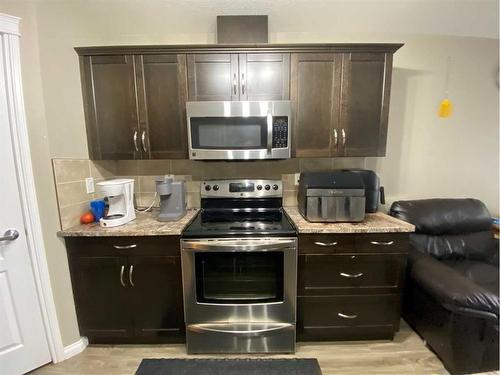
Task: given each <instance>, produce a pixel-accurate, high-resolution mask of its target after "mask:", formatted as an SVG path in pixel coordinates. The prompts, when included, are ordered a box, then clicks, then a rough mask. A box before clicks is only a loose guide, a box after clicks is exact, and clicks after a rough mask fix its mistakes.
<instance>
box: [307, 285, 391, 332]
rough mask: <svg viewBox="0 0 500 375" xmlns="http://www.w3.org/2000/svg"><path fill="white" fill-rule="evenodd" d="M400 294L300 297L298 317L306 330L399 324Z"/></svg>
mask: <svg viewBox="0 0 500 375" xmlns="http://www.w3.org/2000/svg"><path fill="white" fill-rule="evenodd" d="M399 312H400V299H399V295H396V294H392V295H391V294H386V295H371V296H365V295H362V296H335V297H332V296H329V297H299V298H298V308H297V315H298V317H297V320H298V324H299V326H300V327H301V328H304V329H310V328H312V329H314V328H321V329H333V328H346V327H363V326H368V327H369V326H393V327H397V322H398V320H399Z"/></svg>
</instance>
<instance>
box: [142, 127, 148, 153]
mask: <svg viewBox="0 0 500 375" xmlns="http://www.w3.org/2000/svg"><path fill="white" fill-rule="evenodd" d="M141 143H142V149H143V150H144V152H148V150H147V147H146V131H145V130H143V131H142V134H141Z"/></svg>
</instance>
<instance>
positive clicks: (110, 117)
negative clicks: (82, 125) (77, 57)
mask: <svg viewBox="0 0 500 375" xmlns="http://www.w3.org/2000/svg"><path fill="white" fill-rule="evenodd" d="M81 74H82V89H83V101H84V108H85V116H86V126H87V138H88V147H89V155H90V158H91V159H94V160H97V159H137V158H140V157H141V152H140V149H139V147H138V144H137V143H136V144H134V138H135V139H137V138H138V121H137V105H136V90H135V82H134V80H135V78H134V61H133V57H132V56H129V55H114V56H85V57H82V58H81ZM136 142H137V141H136Z"/></svg>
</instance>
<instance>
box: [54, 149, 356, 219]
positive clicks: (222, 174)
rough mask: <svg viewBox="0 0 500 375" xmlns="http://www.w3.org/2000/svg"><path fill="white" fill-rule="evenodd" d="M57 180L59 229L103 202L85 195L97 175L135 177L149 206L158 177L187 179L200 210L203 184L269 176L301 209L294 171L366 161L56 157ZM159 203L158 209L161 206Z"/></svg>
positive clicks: (139, 197)
mask: <svg viewBox="0 0 500 375" xmlns="http://www.w3.org/2000/svg"><path fill="white" fill-rule="evenodd" d="M52 164H53V169H54V180H55V184H56V191H57V200H58V205H59V217H60V221H61V228H62V229H67V228H70V227H72V226H75V225H77V224H78V223H79V219H80V216H81V215H82V214H83V213H85V212H86V211H88V209H89V202H90V201H91V200H93V199H97V198H99V196H98V195H97V192H96V193H92V194H87V192H86V187H85V178H87V177H93V178H94V183H97V182H99V181H102V180H105V179H110V178H119V177H120V178H121V177H129V178H134V180H135V184H134V190H135V203H136V205H137V206H138V207H147V206H149V205H150V204H151V202H153V199H154V196H155V191H156V189H155V181H154V179H155V177H156V176H161V175H165V174H174V175H175V178H176V179H178V180H184V181H186V191H187V197H186V201H187V205H188V207H189V208H191V207H199V206H200V181H202V180H209V179H228V178H244V177H248V178H270V179H281V180H282V181H283V190H284V191H283V205H284V206H296V205H297V186H296V185H295V173H300V172H304V171H319V170H325V169H332V168H364V166H365V158H308V159H288V160H272V161H271V160H263V161H238V162H230V161H213V162H212V161H206V162H205V161H195V160H118V161H114V160H95V161H93V160H86V159H53V160H52ZM158 204H159V201H158V199H157V200H156V202H155V206H158Z"/></svg>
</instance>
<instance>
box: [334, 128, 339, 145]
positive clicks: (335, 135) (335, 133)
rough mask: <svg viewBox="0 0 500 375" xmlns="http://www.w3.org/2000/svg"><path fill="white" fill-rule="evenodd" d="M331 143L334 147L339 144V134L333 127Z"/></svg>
mask: <svg viewBox="0 0 500 375" xmlns="http://www.w3.org/2000/svg"><path fill="white" fill-rule="evenodd" d="M333 143H334V144H335V147H337V146H338V144H339V134H338V132H337V129H333Z"/></svg>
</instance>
